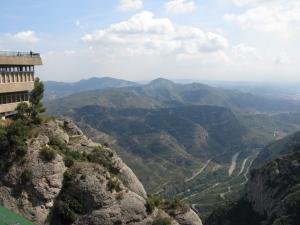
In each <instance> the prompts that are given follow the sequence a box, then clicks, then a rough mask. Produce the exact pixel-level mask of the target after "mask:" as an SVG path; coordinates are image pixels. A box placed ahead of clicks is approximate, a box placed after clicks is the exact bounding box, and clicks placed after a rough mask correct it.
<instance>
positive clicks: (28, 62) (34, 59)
mask: <svg viewBox="0 0 300 225" xmlns="http://www.w3.org/2000/svg"><path fill="white" fill-rule="evenodd" d="M42 64H43V62H42V59H41V56H40V54H39V53H34V52H7V51H0V66H1V65H6V66H12V65H15V66H35V65H42Z"/></svg>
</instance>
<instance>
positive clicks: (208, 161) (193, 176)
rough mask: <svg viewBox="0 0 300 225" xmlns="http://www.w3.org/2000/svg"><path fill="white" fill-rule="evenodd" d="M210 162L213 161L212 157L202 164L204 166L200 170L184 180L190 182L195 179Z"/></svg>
mask: <svg viewBox="0 0 300 225" xmlns="http://www.w3.org/2000/svg"><path fill="white" fill-rule="evenodd" d="M210 162H211V159H209V160H207V162H206V163H205V164H204V166H202V167H201V168H200V169H199V171H198V172H196V173H194V174H193V175H192V176H191V177H189V178H186V179H185V180H184V182H185V183H186V182H189V181H191V180H193V179H194V178H195V177H197V176H198V175H200V174H201V173H202V172H203V171H204V170H205V169H206V167H207V166H208V165H209V163H210Z"/></svg>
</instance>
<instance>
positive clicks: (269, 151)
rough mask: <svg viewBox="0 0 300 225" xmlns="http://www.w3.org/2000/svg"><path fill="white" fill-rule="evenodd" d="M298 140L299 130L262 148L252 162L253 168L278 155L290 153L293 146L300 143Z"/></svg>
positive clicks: (299, 137)
mask: <svg viewBox="0 0 300 225" xmlns="http://www.w3.org/2000/svg"><path fill="white" fill-rule="evenodd" d="M299 140H300V132H297V133H294V134H292V135H289V136H287V137H285V138H283V139H280V140H278V141H276V142H274V143H271V144H270V145H268V146H267V147H266V148H264V149H263V150H262V151H261V152H260V154H259V155H258V156H257V158H256V160H255V161H254V163H253V168H259V167H261V166H263V165H264V164H266V163H268V162H270V161H272V160H274V159H276V158H277V157H279V156H283V155H287V154H289V153H291V152H292V150H293V148H294V147H296V146H297V145H298V144H300V143H299Z"/></svg>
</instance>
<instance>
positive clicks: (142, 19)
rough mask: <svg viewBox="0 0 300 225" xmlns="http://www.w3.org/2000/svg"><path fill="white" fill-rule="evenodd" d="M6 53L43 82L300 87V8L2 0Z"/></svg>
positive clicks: (203, 1)
mask: <svg viewBox="0 0 300 225" xmlns="http://www.w3.org/2000/svg"><path fill="white" fill-rule="evenodd" d="M0 5H1V14H0V50H2V51H30V50H32V51H34V52H39V53H41V55H42V59H43V62H44V65H43V66H42V67H40V68H38V71H37V72H38V76H40V77H41V78H42V79H43V80H56V81H76V80H80V79H86V78H89V77H94V76H98V77H102V76H112V77H115V78H121V79H127V80H134V81H145V80H151V79H155V78H157V77H164V78H167V79H173V80H179V79H181V80H183V79H186V80H222V81H234V80H236V81H272V82H273V81H274V82H276V81H279V82H282V81H290V82H296V81H300V74H299V71H300V63H299V62H300V39H299V38H300V1H299V0H109V1H108V0H106V1H104V0H51V1H41V0H1V3H0Z"/></svg>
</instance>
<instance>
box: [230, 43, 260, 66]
mask: <svg viewBox="0 0 300 225" xmlns="http://www.w3.org/2000/svg"><path fill="white" fill-rule="evenodd" d="M232 54H233V57H234V59H235V60H237V61H244V62H247V63H251V62H255V61H259V60H262V56H261V55H260V54H259V53H258V52H257V50H256V48H254V47H250V46H246V45H245V44H243V43H241V44H238V45H236V46H234V47H233V48H232Z"/></svg>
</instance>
